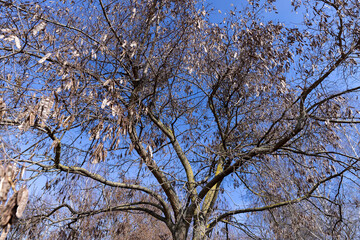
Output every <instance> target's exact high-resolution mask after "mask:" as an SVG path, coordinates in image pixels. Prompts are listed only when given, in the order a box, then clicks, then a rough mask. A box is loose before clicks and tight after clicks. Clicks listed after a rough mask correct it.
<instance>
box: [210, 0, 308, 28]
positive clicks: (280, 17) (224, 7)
mask: <svg viewBox="0 0 360 240" xmlns="http://www.w3.org/2000/svg"><path fill="white" fill-rule="evenodd" d="M206 2H208V3H209V4H211V6H212V7H213V8H214V10H216V11H217V10H220V11H221V12H222V14H226V12H228V11H229V10H231V9H232V8H233V6H235V7H237V9H239V10H240V9H242V8H243V7H244V6H246V5H247V4H248V2H247V0H206ZM275 6H276V8H277V12H278V14H276V13H274V12H273V13H266V16H267V17H266V19H268V20H273V21H275V22H276V21H279V22H283V23H285V24H286V25H288V24H298V23H300V22H301V21H302V15H301V14H300V13H296V12H294V11H293V10H292V9H293V7H292V6H291V1H290V0H278V1H276V2H275Z"/></svg>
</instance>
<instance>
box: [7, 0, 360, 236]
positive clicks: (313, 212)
mask: <svg viewBox="0 0 360 240" xmlns="http://www.w3.org/2000/svg"><path fill="white" fill-rule="evenodd" d="M273 2H274V1H270V0H268V1H265V2H261V1H249V4H248V5H246V6H244V9H242V10H238V9H236V8H234V9H233V10H232V11H230V12H229V13H228V15H226V16H225V17H224V20H223V21H222V22H221V23H215V22H216V21H215V20H214V18H213V16H214V15H213V14H212V11H211V9H209V8H208V7H207V6H206V3H205V2H196V1H170V0H163V1H158V0H127V1H106V0H99V1H85V0H84V1H81V2H80V1H78V2H77V3H74V2H72V1H62V2H57V3H54V2H51V3H50V2H47V1H44V2H34V3H31V4H30V3H27V2H26V1H23V2H22V1H17V2H15V1H14V2H7V1H0V3H1V4H2V9H4V10H3V11H2V13H1V22H0V25H1V35H0V38H1V39H2V42H1V57H0V59H1V61H2V65H3V67H2V70H1V71H2V72H1V78H2V83H1V92H2V96H3V97H2V99H1V104H2V105H1V106H2V110H1V125H2V131H3V132H5V133H6V132H7V131H15V132H16V138H15V137H14V136H9V137H8V139H7V140H8V141H11V142H12V144H13V145H17V146H16V149H17V152H16V153H15V154H14V156H13V158H14V159H15V160H16V161H17V162H19V163H23V164H26V166H27V170H28V172H32V173H33V174H32V175H31V177H32V178H37V177H38V176H41V178H40V179H39V180H37V183H38V184H40V182H41V181H43V180H41V179H44V178H47V179H48V182H47V183H46V185H45V187H44V191H46V192H51V193H52V194H56V195H57V196H58V198H59V199H61V198H60V197H62V198H63V199H62V200H61V201H60V203H59V204H62V205H63V204H68V206H70V205H69V203H71V202H73V201H74V199H73V197H74V194H77V193H81V196H85V195H86V194H90V193H92V194H95V195H94V196H95V197H99V196H102V195H101V194H100V193H99V192H97V193H94V192H92V191H90V190H89V189H86V186H87V185H86V184H85V185H84V184H82V183H84V181H85V182H86V181H87V180H91V181H94V183H93V184H94V186H96V188H99V189H101V188H104V189H106V191H107V192H109V191H110V192H111V191H113V192H114V194H115V193H116V192H117V191H115V189H121V190H122V191H125V192H129V193H130V192H131V193H134V194H135V192H136V194H140V195H141V196H142V195H146V196H147V197H144V198H141V200H139V199H138V198H125V199H126V200H127V202H122V200H125V199H122V200H121V201H120V200H119V201H110V202H109V203H111V204H110V205H109V206H106V207H104V206H105V205H101V204H98V205H96V206H95V207H94V209H93V210H92V214H90V215H94V214H102V213H104V212H108V211H109V209H116V210H117V212H125V213H126V214H137V213H139V212H141V213H143V214H148V215H149V216H151V217H154V218H155V219H157V220H158V221H161V222H163V223H164V224H165V225H166V226H167V228H168V230H169V231H170V232H171V234H172V237H173V238H174V239H179V240H181V239H186V238H187V237H189V236H190V234H192V239H205V238H206V237H208V238H212V237H214V236H215V234H217V232H221V229H227V228H228V227H229V226H230V227H235V228H238V229H240V230H241V231H243V233H244V234H247V235H248V236H249V238H259V237H262V236H263V237H271V236H272V237H275V238H283V237H284V236H286V237H288V236H290V237H293V236H295V237H296V236H302V237H304V238H311V237H314V236H315V237H318V238H321V239H326V238H330V237H333V238H335V237H338V238H342V237H344V236H345V235H346V234H348V233H349V231H348V229H349V228H348V226H349V224H354V221H353V217H352V216H351V211H352V209H353V207H354V205H355V204H358V201H359V199H358V197H356V195H355V196H352V197H351V198H349V197H347V196H348V195H349V192H350V193H351V191H352V190H355V189H356V188H357V187H358V183H359V181H358V176H359V175H358V167H359V162H358V161H359V158H358V153H359V148H358V144H357V138H358V131H357V125H358V124H359V123H360V122H359V119H358V118H359V110H360V108H359V106H358V104H357V102H356V101H354V100H355V99H356V97H357V96H356V94H357V92H358V91H359V89H360V86H359V82H358V81H357V78H358V74H359V73H358V54H359V47H360V39H359V21H360V20H359V18H358V16H359V9H360V3H359V2H358V1H357V0H349V1H337V0H334V1H327V0H317V1H302V2H303V3H301V1H295V0H294V1H292V4H293V6H294V11H299V12H301V13H304V22H303V25H301V27H297V26H292V25H289V26H287V25H285V24H283V23H276V22H274V21H269V20H266V18H265V17H263V16H264V14H266V12H273V11H275V9H274V8H275V6H274V3H273ZM265 10H266V11H265ZM124 179H130V182H128V181H124ZM348 186H351V188H352V189H351V188H348ZM109 188H110V189H113V190H109ZM30 194H31V193H30ZM138 196H139V195H138ZM104 199H106V198H105V197H104ZM104 199H103V200H104ZM110 199H116V197H111V198H110ZM103 200H101V201H103ZM67 202H69V203H67ZM76 206H77V209H74V211H71V210H70V212H61V210H60V208H59V206H51V205H50V207H51V209H48V210H46V211H45V213H44V214H45V215H46V216H48V218H50V219H51V218H56V214H68V215H70V216H72V217H71V219H73V218H74V217H75V218H76V217H80V218H85V217H86V216H87V215H86V214H84V212H87V211H88V210H87V209H85V208H82V207H81V204H77V205H76ZM286 209H291V211H286ZM305 209H306V210H307V211H308V212H307V213H304V212H303V211H304V210H305ZM59 211H60V212H61V213H60V212H59ZM82 211H84V212H82ZM244 214H248V219H245V218H244V217H243V216H244ZM261 219H263V220H261ZM295 220H297V221H295ZM63 222H64V224H65V225H66V224H68V225H70V226H71V224H72V223H71V220H68V221H67V220H64V221H63ZM305 223H306V224H305ZM256 226H260V227H256ZM154 227H156V226H154ZM291 228H296V229H297V231H295V232H291V231H288V230H287V229H291ZM325 228H326V229H325ZM305 230H306V233H305V232H304V231H305ZM82 231H86V228H84V229H82ZM226 231H227V230H225V232H226ZM301 231H303V232H301ZM289 234H290V235H289ZM291 234H295V235H291ZM353 234H355V235H353V236H356V235H358V234H359V233H357V232H355V233H353ZM225 235H226V234H225Z"/></svg>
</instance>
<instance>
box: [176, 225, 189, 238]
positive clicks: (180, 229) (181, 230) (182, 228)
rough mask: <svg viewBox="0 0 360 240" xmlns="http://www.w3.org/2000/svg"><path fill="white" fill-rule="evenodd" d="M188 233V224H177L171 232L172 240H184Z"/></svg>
mask: <svg viewBox="0 0 360 240" xmlns="http://www.w3.org/2000/svg"><path fill="white" fill-rule="evenodd" d="M188 231H189V224H187V223H186V222H185V221H182V222H181V223H178V224H177V226H176V228H175V229H174V230H173V231H172V235H173V239H174V240H186V238H187V235H188Z"/></svg>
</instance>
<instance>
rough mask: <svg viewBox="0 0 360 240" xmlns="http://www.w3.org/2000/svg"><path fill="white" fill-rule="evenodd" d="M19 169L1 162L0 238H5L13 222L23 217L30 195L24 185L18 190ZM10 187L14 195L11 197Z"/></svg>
mask: <svg viewBox="0 0 360 240" xmlns="http://www.w3.org/2000/svg"><path fill="white" fill-rule="evenodd" d="M18 174H19V169H18V168H16V167H15V165H13V164H7V165H2V164H0V229H2V234H1V236H0V240H2V239H5V238H6V235H7V233H8V232H9V230H10V226H11V224H13V223H15V222H16V221H17V220H18V219H19V218H21V216H22V214H23V212H24V210H25V207H26V204H27V201H28V196H29V191H28V189H27V187H26V186H25V185H24V186H22V187H20V189H19V190H16V181H17V175H18ZM10 189H12V190H13V191H12V195H11V196H10V197H9V192H10Z"/></svg>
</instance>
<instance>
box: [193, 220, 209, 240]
mask: <svg viewBox="0 0 360 240" xmlns="http://www.w3.org/2000/svg"><path fill="white" fill-rule="evenodd" d="M205 239H208V238H207V236H206V224H205V222H204V221H196V225H195V227H194V230H193V238H192V240H205Z"/></svg>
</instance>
